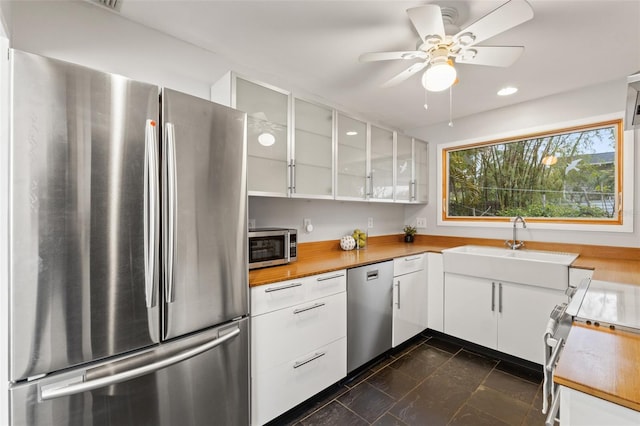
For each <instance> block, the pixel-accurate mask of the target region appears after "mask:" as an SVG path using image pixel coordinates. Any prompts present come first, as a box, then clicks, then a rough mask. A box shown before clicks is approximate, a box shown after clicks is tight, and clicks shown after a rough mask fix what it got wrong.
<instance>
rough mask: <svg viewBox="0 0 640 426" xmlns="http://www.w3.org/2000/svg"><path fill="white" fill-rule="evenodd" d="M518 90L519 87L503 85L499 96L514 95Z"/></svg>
mask: <svg viewBox="0 0 640 426" xmlns="http://www.w3.org/2000/svg"><path fill="white" fill-rule="evenodd" d="M517 91H518V88H517V87H503V88H502V89H500V90H498V96H509V95H513V94H514V93H516V92H517Z"/></svg>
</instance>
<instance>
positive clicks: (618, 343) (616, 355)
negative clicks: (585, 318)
mask: <svg viewBox="0 0 640 426" xmlns="http://www.w3.org/2000/svg"><path fill="white" fill-rule="evenodd" d="M638 360H640V335H638V334H634V333H628V332H625V331H610V330H608V329H606V328H604V329H601V330H598V331H595V330H594V329H593V326H588V325H584V324H577V323H574V326H573V327H572V328H571V331H570V332H569V337H568V338H567V344H566V345H565V347H564V350H563V351H562V354H561V355H560V361H559V362H558V366H557V368H556V371H555V375H554V381H555V382H556V383H558V384H561V385H563V386H567V387H570V388H572V389H575V390H578V391H580V392H584V393H587V394H589V395H593V396H596V397H598V398H602V399H604V400H607V401H610V402H613V403H615V404H619V405H622V406H624V407H627V408H631V409H633V410H636V411H640V362H638Z"/></svg>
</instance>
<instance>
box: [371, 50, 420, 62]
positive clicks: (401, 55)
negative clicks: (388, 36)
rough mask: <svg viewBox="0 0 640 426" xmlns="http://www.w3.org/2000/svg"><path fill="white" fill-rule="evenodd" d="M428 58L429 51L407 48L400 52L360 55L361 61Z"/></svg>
mask: <svg viewBox="0 0 640 426" xmlns="http://www.w3.org/2000/svg"><path fill="white" fill-rule="evenodd" d="M418 58H420V59H426V58H427V53H426V52H423V51H421V50H406V51H398V52H370V53H363V54H362V55H360V62H372V61H389V60H392V59H418Z"/></svg>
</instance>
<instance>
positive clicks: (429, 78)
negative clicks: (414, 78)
mask: <svg viewBox="0 0 640 426" xmlns="http://www.w3.org/2000/svg"><path fill="white" fill-rule="evenodd" d="M456 77H457V72H456V69H455V68H454V67H453V66H452V65H450V64H449V63H447V62H443V63H436V64H431V66H429V68H427V70H426V71H425V72H424V74H423V75H422V86H423V87H424V88H425V89H427V90H428V91H430V92H441V91H443V90H445V89H448V88H449V87H451V85H452V84H453V83H455V81H456Z"/></svg>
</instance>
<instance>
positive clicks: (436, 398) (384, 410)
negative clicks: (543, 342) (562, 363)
mask: <svg viewBox="0 0 640 426" xmlns="http://www.w3.org/2000/svg"><path fill="white" fill-rule="evenodd" d="M541 408H542V372H540V373H538V372H537V371H533V370H529V369H527V368H523V367H521V366H518V365H515V364H512V363H509V362H507V361H504V360H499V359H494V358H492V357H490V356H486V355H480V354H477V353H474V352H472V351H471V350H469V349H466V348H463V347H462V346H460V345H458V344H455V343H452V342H449V341H446V340H442V339H440V338H438V337H432V336H429V335H426V334H425V335H420V336H418V337H416V338H414V339H413V340H412V341H411V342H410V343H409V344H408V345H406V346H405V347H403V348H401V349H400V350H397V351H394V352H392V353H391V354H390V355H388V356H387V357H385V358H383V359H381V360H378V361H377V362H375V363H374V364H373V365H370V366H367V367H365V368H364V369H363V370H362V371H360V372H359V373H358V374H357V375H355V376H354V377H348V378H347V379H346V380H345V381H344V383H343V382H341V383H338V384H336V385H334V386H332V387H330V388H329V389H327V390H326V391H324V392H322V393H320V394H319V395H316V396H315V397H314V398H311V399H310V400H309V401H306V402H305V403H303V404H301V405H300V406H298V407H296V408H295V409H293V410H291V411H290V412H288V413H285V414H284V415H282V416H280V417H279V418H277V419H275V420H274V421H272V422H271V423H270V424H269V426H275V425H289V426H320V425H332V426H333V425H349V426H351V425H354V426H357V425H376V426H387V425H389V426H391V425H394V426H413V425H429V426H431V425H434V426H436V425H443V426H444V425H451V426H476V425H478V426H481V425H491V426H501V425H517V426H521V425H544V420H545V419H544V416H543V415H542V413H541Z"/></svg>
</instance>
